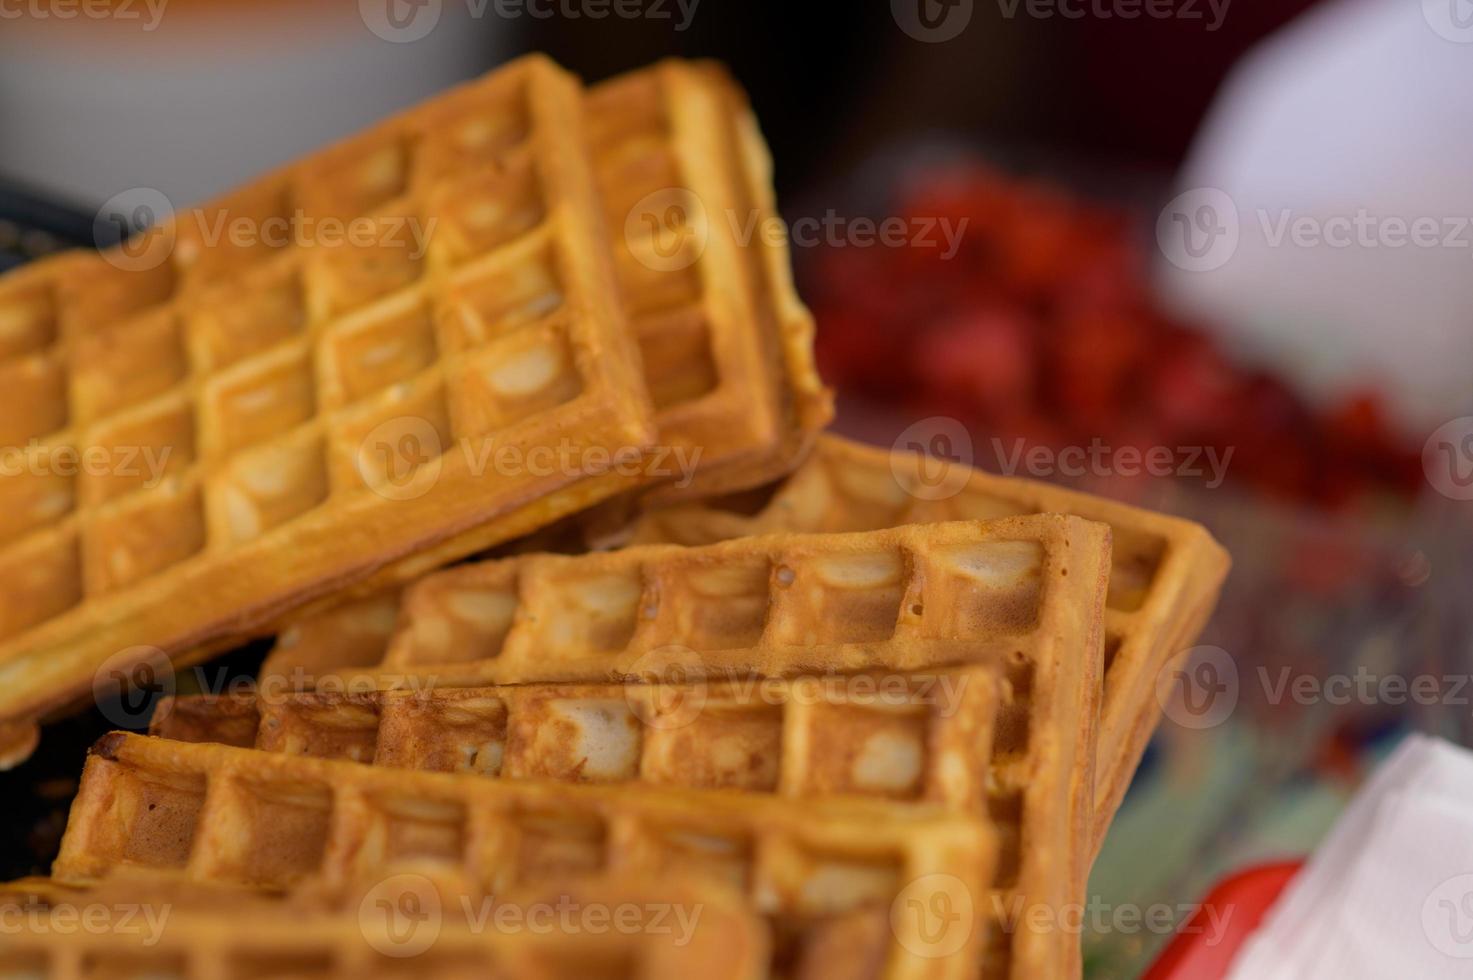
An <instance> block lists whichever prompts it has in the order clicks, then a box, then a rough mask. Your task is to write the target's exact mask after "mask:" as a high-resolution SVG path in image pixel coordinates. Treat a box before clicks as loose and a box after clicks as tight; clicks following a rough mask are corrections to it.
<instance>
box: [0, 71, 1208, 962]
mask: <svg viewBox="0 0 1473 980" xmlns="http://www.w3.org/2000/svg"><path fill="white" fill-rule="evenodd" d="M238 218H244V219H247V221H248V223H249V222H254V223H256V224H257V225H264V224H265V223H267V222H268V221H269V220H271V219H276V218H282V219H284V220H286V219H290V220H289V221H288V223H289V224H290V223H291V221H295V222H297V224H295V225H292V227H294V228H297V227H306V224H305V223H304V221H303V219H304V218H312V219H316V220H322V219H327V218H333V219H337V220H340V221H345V222H348V223H349V224H350V225H351V224H352V223H354V222H357V223H359V224H361V225H363V226H365V227H372V228H378V229H380V230H383V229H388V228H398V229H401V230H402V229H404V228H406V227H408V228H413V227H418V228H422V229H424V230H426V231H427V232H428V233H427V234H426V235H425V236H424V243H425V247H424V248H423V249H416V248H413V247H412V246H413V243H414V241H415V240H416V239H415V238H414V236H407V237H406V236H404V235H399V236H391V235H387V234H385V235H381V236H379V238H378V239H376V240H371V241H370V240H361V241H360V240H351V241H346V242H333V243H330V244H329V243H324V242H321V241H317V240H313V239H311V237H310V236H306V235H302V234H297V233H295V232H294V236H293V237H292V238H291V239H290V240H288V241H286V242H283V243H280V244H279V245H273V246H269V247H268V246H266V245H263V244H262V243H261V242H254V241H253V242H243V241H241V240H238V239H237V238H234V237H231V236H229V235H226V236H225V237H224V238H223V239H222V238H221V236H219V235H212V234H208V233H207V232H208V230H209V229H211V228H221V227H230V222H232V221H234V220H235V219H238ZM774 218H775V215H774V213H773V205H772V195H771V190H770V177H769V164H768V161H767V157H766V150H765V148H764V147H763V145H762V142H761V139H760V136H759V135H758V133H757V129H756V126H755V123H754V121H753V120H752V117H751V114H750V112H749V110H748V109H747V107H746V104H745V100H744V98H743V96H742V94H741V93H740V90H739V89H737V88H736V86H735V85H734V84H733V83H732V82H731V81H730V80H729V79H728V78H727V77H726V76H725V75H724V74H723V73H722V72H721V71H720V70H719V69H716V68H714V67H712V66H709V65H692V64H685V63H667V64H662V65H659V66H656V67H654V68H650V69H646V70H643V71H640V72H636V73H634V74H631V75H628V76H626V77H623V78H619V79H615V80H613V81H611V82H607V83H604V84H602V85H599V86H596V87H594V88H592V89H588V90H585V89H584V88H583V87H582V86H581V85H580V84H579V83H578V82H577V81H576V80H575V79H573V78H572V77H570V76H569V75H567V74H566V73H564V72H563V71H561V70H560V69H558V68H557V67H555V66H553V65H552V64H550V63H548V62H547V61H546V60H544V59H540V58H531V59H525V60H522V61H519V62H517V63H514V64H513V65H510V66H508V67H506V68H504V69H502V70H500V71H498V72H496V73H494V74H492V75H491V76H489V77H488V78H486V79H484V80H482V81H480V82H477V83H475V84H472V85H470V86H467V87H465V88H464V89H461V90H458V91H455V92H452V93H450V94H449V95H447V96H445V97H443V98H440V99H437V100H434V101H433V102H431V103H428V104H426V105H423V106H421V107H419V108H417V109H415V110H412V111H410V112H409V113H407V114H405V115H404V116H402V117H400V118H396V119H393V120H390V121H389V122H387V123H385V124H383V125H381V126H379V127H377V128H375V129H373V130H371V131H369V132H368V133H365V134H363V135H361V136H359V137H356V138H354V139H352V140H349V141H348V142H346V143H344V144H342V145H340V146H337V147H334V148H332V149H329V150H327V151H325V152H323V153H320V154H318V155H315V156H313V157H311V158H309V159H307V160H304V161H302V162H300V163H298V164H296V165H294V166H291V167H288V168H286V169H284V170H282V171H281V172H279V173H276V174H272V175H269V176H268V177H266V178H263V179H262V180H260V181H258V182H257V183H255V184H253V185H251V186H249V187H247V188H244V189H242V190H240V191H238V192H237V193H234V194H232V195H230V196H228V197H227V198H225V199H223V200H221V201H217V202H214V203H212V204H210V205H208V206H207V207H205V208H201V209H196V210H194V211H191V212H185V213H183V214H180V215H176V216H174V218H173V219H172V220H171V222H170V223H168V224H166V225H164V226H162V227H161V228H160V229H156V231H157V232H158V234H157V236H155V237H154V238H152V239H150V242H149V243H145V245H144V246H139V245H137V244H135V245H134V246H131V247H130V248H129V249H128V250H126V251H123V252H118V253H111V254H104V255H65V256H61V257H59V258H56V259H52V260H49V261H47V262H44V263H41V264H38V265H35V266H32V267H28V268H26V269H24V270H22V271H20V272H18V273H14V274H12V275H10V276H7V277H5V278H3V279H0V376H3V377H4V379H5V380H6V381H8V382H9V384H8V385H7V387H8V389H9V390H10V391H11V392H13V394H12V396H11V397H12V400H13V403H15V404H17V405H18V406H19V408H18V410H14V411H12V412H11V413H9V414H8V415H7V418H6V420H4V421H3V422H0V443H3V444H4V445H5V446H8V447H10V449H9V457H8V458H9V461H10V462H12V463H14V464H16V465H14V466H12V467H10V468H9V469H7V471H6V473H5V474H4V475H3V476H0V582H3V583H4V585H5V586H6V588H5V589H4V591H3V597H0V731H3V734H4V742H5V749H6V756H7V757H8V759H9V760H10V761H11V762H15V761H19V760H20V759H23V758H24V757H25V756H26V755H27V754H28V753H29V751H30V749H31V748H32V747H33V746H34V744H35V741H36V738H37V737H38V723H39V722H40V721H42V720H44V719H45V718H47V717H50V716H51V715H53V714H55V713H57V712H59V711H61V710H64V709H65V708H66V707H67V706H68V705H70V704H73V703H75V702H76V701H78V700H79V699H85V698H86V696H87V694H88V692H89V689H91V688H92V687H93V685H94V683H95V682H96V680H97V679H98V678H99V677H102V678H111V677H114V676H117V675H118V674H119V672H121V674H122V676H127V672H128V670H129V668H130V667H131V666H133V665H135V664H140V663H153V662H156V661H157V660H159V659H161V658H165V657H167V658H169V659H170V660H172V661H173V663H175V664H176V665H185V664H191V663H196V662H198V661H200V660H201V659H203V658H205V657H207V656H209V655H210V654H212V653H214V652H217V651H220V650H222V649H225V648H228V647H230V646H232V645H234V644H238V643H239V642H241V641H242V640H244V639H248V638H251V637H255V636H260V635H274V636H276V638H277V639H276V645H275V648H274V650H273V652H272V654H271V656H270V657H269V658H268V660H267V662H266V664H265V666H264V667H263V670H262V674H261V676H260V678H259V679H258V680H259V682H258V684H257V685H256V686H255V687H254V688H253V689H251V690H249V691H242V692H232V693H227V694H221V695H213V696H192V697H181V698H174V699H166V700H164V701H162V702H161V703H160V704H159V705H158V706H157V710H156V711H155V713H154V717H153V724H152V728H151V731H150V733H149V734H148V735H142V734H124V733H116V734H113V735H109V736H108V737H106V738H105V739H103V740H102V741H101V742H100V743H98V745H97V746H95V748H94V749H93V752H92V754H91V756H90V758H89V760H88V762H87V765H86V769H85V772H84V773H83V775H82V781H81V788H80V791H79V793H78V795H77V798H76V800H75V802H74V804H73V809H72V814H71V819H70V822H69V825H68V828H67V831H66V836H65V839H64V841H63V844H62V849H61V854H60V856H59V857H58V858H57V861H56V863H55V865H54V867H53V873H52V877H51V878H48V879H35V880H26V881H20V882H16V883H13V884H12V885H10V886H7V887H5V888H4V889H3V890H0V914H3V915H4V916H6V917H7V918H6V919H5V921H17V922H23V923H26V927H25V928H23V929H22V930H20V932H19V934H18V938H17V939H16V941H14V942H7V944H6V945H5V946H4V947H3V948H0V975H4V976H12V975H14V976H27V977H31V976H38V977H57V978H61V977H68V978H70V977H136V976H145V975H147V976H185V977H201V978H204V977H210V978H222V980H223V978H237V977H256V976H272V977H279V976H291V977H309V976H310V977H339V976H341V977H362V976H376V975H380V974H382V975H384V976H399V975H401V974H402V975H404V976H409V975H414V974H417V973H420V972H425V971H429V972H432V973H434V974H435V975H442V974H443V975H448V976H461V975H465V976H485V975H488V972H489V975H493V976H538V977H541V976H557V977H562V976H568V977H582V976H587V975H599V976H603V975H609V976H615V975H617V976H631V977H632V976H638V977H665V976H671V977H677V976H682V977H683V976H691V975H700V976H715V977H725V976H730V977H733V978H737V977H743V978H745V977H760V976H795V977H809V976H813V977H894V978H929V977H938V978H939V977H948V978H949V977H958V978H961V977H979V976H981V977H999V978H1000V977H1013V978H1022V977H1067V976H1072V975H1076V974H1077V973H1078V972H1079V969H1080V964H1079V935H1078V929H1077V920H1078V915H1077V911H1078V909H1079V908H1080V906H1081V903H1082V902H1083V901H1084V887H1085V880H1086V877H1087V873H1088V869H1089V865H1090V862H1091V860H1092V858H1093V855H1094V853H1095V851H1096V849H1097V848H1098V846H1099V843H1100V841H1101V839H1102V838H1103V836H1104V833H1105V831H1106V829H1107V827H1108V825H1109V822H1110V818H1111V816H1112V814H1113V813H1114V810H1115V808H1116V807H1117V806H1118V804H1119V802H1120V798H1121V796H1122V794H1123V792H1124V789H1125V786H1126V784H1127V783H1128V781H1129V779H1130V776H1131V773H1132V772H1133V770H1134V768H1135V765H1136V763H1137V762H1138V760H1139V757H1140V754H1141V752H1142V751H1143V749H1144V746H1145V743H1146V741H1147V740H1148V738H1149V736H1150V733H1151V730H1152V728H1153V727H1154V724H1155V722H1156V720H1157V714H1158V710H1159V709H1158V706H1157V701H1156V698H1155V693H1154V688H1155V680H1156V677H1157V675H1158V674H1159V672H1160V671H1161V670H1162V669H1163V668H1164V667H1165V666H1166V665H1167V664H1168V662H1170V661H1171V660H1172V658H1173V657H1174V655H1175V654H1177V653H1178V652H1180V651H1182V650H1183V649H1184V648H1186V647H1188V646H1189V645H1190V644H1191V642H1192V640H1193V637H1194V636H1195V635H1196V633H1197V632H1198V631H1199V630H1200V629H1201V627H1202V625H1203V622H1204V620H1205V619H1206V617H1207V616H1208V615H1209V614H1210V612H1211V609H1212V606H1213V603H1214V600H1215V597H1216V593H1217V590H1218V587H1219V585H1220V583H1221V580H1222V577H1223V575H1224V574H1225V572H1226V564H1227V563H1226V558H1225V556H1224V555H1223V553H1222V551H1221V549H1219V548H1218V547H1217V545H1216V544H1215V543H1214V542H1213V541H1212V539H1211V538H1210V537H1209V536H1208V535H1207V533H1206V532H1205V531H1203V530H1202V529H1201V528H1199V527H1197V526H1195V525H1192V524H1189V523H1187V522H1184V521H1179V520H1175V519H1172V518H1168V517H1164V516H1160V515H1155V514H1149V513H1145V512H1142V511H1140V510H1136V509H1134V508H1130V507H1126V506H1123V505H1119V504H1114V503H1110V502H1107V501H1104V500H1100V499H1096V498H1092V497H1088V496H1085V495H1081V494H1077V493H1072V492H1068V491H1064V490H1060V489H1057V488H1053V487H1047V486H1042V485H1037V484H1033V483H1029V482H1027V481H1021V480H1015V479H1004V478H999V477H995V476H990V475H987V474H984V473H981V472H974V471H971V470H968V469H965V468H962V467H957V466H943V467H942V470H941V478H940V480H939V482H938V479H937V471H936V466H937V465H938V464H936V463H935V462H934V461H928V460H924V459H922V458H921V457H915V456H910V455H906V454H903V453H888V452H883V451H879V450H873V449H868V448H864V447H861V446H857V445H854V444H851V443H848V442H845V441H843V440H841V439H838V438H836V437H833V436H822V437H820V436H819V431H820V430H821V429H822V428H823V427H824V426H825V425H826V424H827V422H828V420H829V417H830V414H831V412H830V399H829V394H828V392H826V391H825V390H824V388H823V387H822V385H821V384H820V383H819V381H818V379H817V377H816V375H815V372H814V369H813V364H812V358H811V354H810V346H811V333H812V330H811V323H810V320H809V317H808V314H807V313H806V311H805V310H804V308H803V307H802V305H801V303H800V302H799V301H798V300H797V298H796V296H795V294H794V291H793V288H792V285H791V281H790V278H789V272H788V255H787V251H786V248H785V246H784V245H783V244H782V242H781V241H780V239H779V238H778V237H777V236H773V235H772V234H771V228H772V221H773V220H774ZM753 227H756V228H759V229H761V230H760V231H758V232H757V233H752V234H748V233H746V232H744V231H743V229H751V228H753ZM369 238H372V236H369ZM151 249H152V251H150V250H151ZM145 450H146V451H148V452H149V453H151V454H152V455H151V456H150V457H149V458H153V459H157V460H160V461H162V465H161V467H160V469H159V472H158V473H156V474H154V476H155V477H156V478H153V479H150V478H148V476H147V475H139V474H134V473H129V472H120V470H121V467H120V466H116V465H113V466H109V465H101V466H91V465H89V466H83V467H80V468H77V467H71V468H67V467H62V466H59V465H56V464H57V463H58V461H60V460H63V459H67V458H72V459H75V458H83V459H84V460H85V459H94V460H102V461H104V462H107V461H112V462H114V463H116V462H117V461H118V460H120V459H122V458H123V457H124V456H126V455H128V454H129V453H130V452H131V453H132V456H133V458H135V459H136V458H138V457H139V456H140V455H141V454H142V451H145ZM539 461H540V462H539ZM773 480H779V482H778V483H777V485H776V486H775V487H768V488H766V489H765V491H764V494H765V497H764V499H765V500H766V503H765V504H764V505H763V506H762V507H761V508H759V509H757V510H756V511H755V512H753V511H752V510H751V509H750V508H747V509H730V508H728V507H727V506H725V505H723V503H722V502H721V501H730V500H731V499H733V498H732V494H733V493H734V492H735V491H742V490H748V489H752V488H757V487H762V486H764V485H766V484H770V483H771V482H772V481H773ZM938 486H942V487H944V488H945V492H943V493H938V492H937V487H938ZM590 541H592V542H595V543H596V544H597V545H598V547H594V546H592V545H591V544H589V543H588V542H590ZM614 545H618V547H614ZM493 547H494V548H496V549H497V551H496V553H495V554H494V555H489V556H488V555H486V554H485V552H486V551H487V549H491V548H493ZM553 548H556V549H557V550H561V551H564V552H569V553H564V554H552V553H548V550H549V549H553ZM478 554H479V555H481V557H479V558H477V559H473V560H471V561H468V562H463V559H466V558H467V557H468V556H473V555H478ZM457 562H462V563H460V564H456V563H457ZM123 905H128V906H130V907H135V908H137V907H142V908H144V909H155V910H176V911H177V914H175V915H169V916H161V917H160V918H161V919H166V920H167V921H161V922H159V924H158V929H156V930H154V931H152V932H150V931H148V930H147V929H142V928H133V929H125V928H123V927H122V926H121V925H120V924H119V923H116V922H111V923H108V922H104V923H103V925H104V926H108V925H111V926H112V927H110V928H102V927H99V928H96V929H90V930H89V929H80V930H77V929H73V930H67V929H65V928H62V927H61V924H62V923H65V922H80V921H85V920H86V917H87V916H86V913H87V910H97V909H103V910H108V909H117V908H119V907H120V906H123ZM176 907H177V909H176ZM570 910H571V911H570ZM625 913H628V914H627V915H626V914H625ZM1071 913H1072V914H1071ZM96 918H98V919H99V921H101V920H105V919H107V916H105V915H104V916H100V917H96ZM134 918H135V919H136V916H135V917H134ZM624 920H627V927H621V925H620V923H621V921H624ZM538 922H541V923H542V927H540V928H539V927H538V926H537V925H535V923H538ZM136 924H137V923H136V922H135V925H136Z"/></svg>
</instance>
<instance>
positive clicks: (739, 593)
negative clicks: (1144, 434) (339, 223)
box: [265, 515, 1110, 687]
mask: <svg viewBox="0 0 1473 980" xmlns="http://www.w3.org/2000/svg"><path fill="white" fill-rule="evenodd" d="M1109 555H1110V545H1109V530H1108V529H1107V528H1106V527H1104V526H1103V525H1097V524H1094V523H1092V522H1089V521H1085V520H1081V519H1078V518H1073V517H1066V516H1061V515H1036V516H1031V517H1025V518H1015V519H1010V520H1002V521H957V522H952V523H944V524H929V525H909V526H904V527H898V528H891V529H886V530H880V531H869V532H863V533H857V534H848V535H829V534H814V535H788V534H774V535H769V536H765V537H760V538H747V539H741V540H734V541H727V542H721V543H718V544H714V545H709V546H706V547H702V548H690V549H687V548H681V547H678V546H670V545H653V546H648V547H639V548H626V549H624V550H622V551H617V552H607V553H597V554H589V555H579V556H561V555H524V556H520V557H515V558H507V559H503V560H501V561H488V562H480V563H473V564H469V565H462V566H459V567H456V568H452V569H448V570H446V571H444V572H440V573H437V574H435V575H431V576H427V577H426V578H424V579H422V580H420V581H419V582H418V583H416V584H415V585H414V586H412V587H411V588H410V589H408V590H407V591H406V592H405V594H404V596H403V599H402V604H401V609H400V613H399V626H398V629H397V632H396V633H395V635H394V637H393V639H392V642H391V643H390V646H389V648H388V651H387V654H386V655H385V656H384V657H383V659H382V664H381V666H379V667H378V668H376V669H374V670H371V671H369V672H368V674H370V675H372V676H373V678H374V680H375V683H376V686H379V687H392V686H395V685H396V684H398V683H400V682H402V681H404V680H405V679H407V678H419V679H429V680H431V681H432V682H433V683H434V684H436V685H440V686H461V687H464V686H471V685H477V684H481V685H484V684H521V683H556V682H602V681H610V680H615V681H618V680H624V679H626V678H630V677H635V678H637V677H640V676H643V675H646V674H648V673H649V672H650V671H652V670H657V669H659V668H660V667H661V666H662V665H665V664H667V663H668V662H669V661H670V660H671V658H672V657H673V658H675V660H676V661H677V663H678V665H679V666H681V667H682V668H683V669H685V670H686V671H687V672H688V676H692V677H696V676H717V677H719V676H720V675H721V674H722V673H723V672H735V673H737V674H752V675H758V676H788V677H792V676H798V675H801V674H805V673H814V672H822V671H828V670H838V671H849V672H853V671H860V670H866V669H876V668H883V669H888V670H898V671H907V670H925V669H928V668H934V667H944V666H951V665H958V664H964V663H975V662H1001V660H1002V659H1003V658H1006V657H1009V656H1022V657H1026V658H1029V659H1033V660H1035V661H1036V660H1038V659H1039V658H1040V657H1041V655H1042V651H1045V650H1048V649H1051V648H1053V646H1054V645H1058V644H1071V643H1072V644H1074V645H1076V646H1078V647H1079V653H1077V654H1076V653H1075V652H1074V650H1073V648H1072V647H1071V649H1070V656H1071V657H1073V656H1077V657H1078V662H1079V665H1080V669H1081V670H1088V660H1089V657H1088V652H1089V650H1090V649H1092V647H1091V646H1090V641H1091V639H1097V637H1096V636H1095V635H1094V634H1095V633H1097V629H1096V626H1097V624H1098V622H1099V610H1100V606H1101V602H1102V600H1103V583H1104V577H1105V575H1106V574H1107V572H1108V566H1109ZM390 601H392V600H382V601H379V602H377V603H376V604H375V606H374V607H373V608H374V609H375V610H376V612H375V616H376V617H383V618H386V617H384V610H385V608H386V605H385V603H386V602H390ZM365 608H367V607H365ZM347 619H348V616H347V615H346V614H345V615H344V616H342V617H340V618H339V619H338V623H339V624H343V625H345V624H346V621H347ZM345 628H346V626H345ZM364 635H365V634H364V633H355V642H358V648H357V649H358V655H359V656H362V655H363V653H364V652H365V651H366V649H367V648H368V646H369V645H370V644H368V643H365V642H362V637H363V636H364ZM304 642H316V643H322V644H326V645H327V646H328V647H329V649H317V650H312V651H310V652H308V653H302V652H301V651H300V650H298V649H297V648H298V647H299V646H300V645H301V644H303V643H304ZM335 642H336V641H335V640H334V638H333V634H332V632H331V631H330V630H327V629H321V630H314V631H312V632H311V633H310V634H309V633H307V632H296V633H290V634H287V635H285V636H283V637H282V640H281V642H280V644H279V647H280V650H281V653H282V655H283V656H284V657H285V656H291V657H300V661H299V662H311V663H315V664H331V665H334V666H336V665H337V664H339V663H340V662H341V660H342V659H343V658H342V657H340V656H338V651H337V650H336V649H335V648H332V647H334V645H335ZM279 663H280V660H277V661H276V662H275V663H268V666H267V668H266V670H265V676H266V677H268V678H275V677H279V676H280V671H279V667H278V665H279ZM1071 666H1072V665H1071ZM342 673H349V674H351V673H352V672H351V671H346V672H342ZM321 679H322V677H321V675H318V676H317V677H316V678H315V680H319V681H320V680H321ZM361 679H362V678H355V679H354V680H355V682H356V681H357V680H361Z"/></svg>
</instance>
